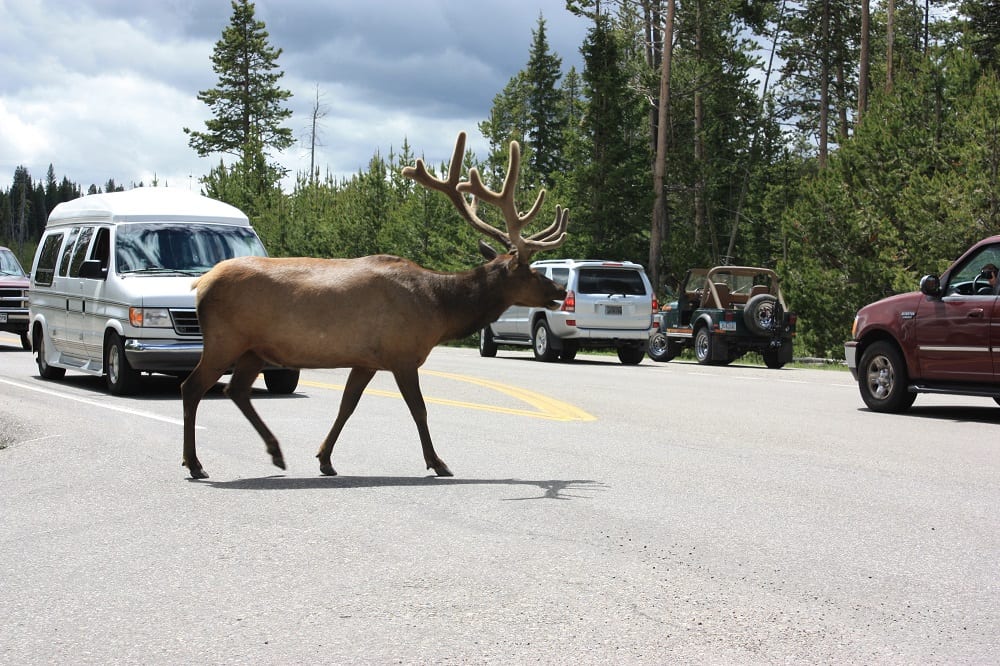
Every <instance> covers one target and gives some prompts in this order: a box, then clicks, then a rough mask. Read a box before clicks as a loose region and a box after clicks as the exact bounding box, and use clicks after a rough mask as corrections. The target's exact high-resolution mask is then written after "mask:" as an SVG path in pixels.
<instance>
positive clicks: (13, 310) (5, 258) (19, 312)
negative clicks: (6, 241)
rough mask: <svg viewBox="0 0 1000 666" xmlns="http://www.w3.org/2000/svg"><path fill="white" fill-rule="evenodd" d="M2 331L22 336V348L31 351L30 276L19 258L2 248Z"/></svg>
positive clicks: (0, 269)
mask: <svg viewBox="0 0 1000 666" xmlns="http://www.w3.org/2000/svg"><path fill="white" fill-rule="evenodd" d="M0 331H7V332H8V333H16V334H17V335H19V336H21V346H22V347H23V348H24V349H31V342H30V341H29V340H28V276H27V274H26V273H25V272H24V269H23V268H21V264H20V262H18V260H17V257H15V256H14V253H13V252H11V251H10V250H9V249H8V248H5V247H0Z"/></svg>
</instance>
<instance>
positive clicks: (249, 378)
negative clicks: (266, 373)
mask: <svg viewBox="0 0 1000 666" xmlns="http://www.w3.org/2000/svg"><path fill="white" fill-rule="evenodd" d="M263 369H264V359H262V358H261V357H260V356H258V355H257V354H255V353H254V352H252V351H248V352H247V353H245V354H243V356H241V357H240V358H239V360H238V361H236V366H235V367H234V368H233V376H232V378H231V379H230V380H229V386H227V387H226V391H225V392H226V395H228V396H229V398H230V399H231V400H232V401H233V402H234V403H236V406H237V407H239V408H240V411H241V412H243V416H245V417H247V420H248V421H250V423H251V424H252V425H253V427H254V429H255V430H256V431H257V434H259V435H260V436H261V438H262V439H263V440H264V445H265V446H266V447H267V452H268V453H269V454H271V462H273V463H274V464H275V466H276V467H279V468H281V469H285V458H284V456H283V455H282V454H281V447H280V446H278V438H277V437H275V436H274V433H272V432H271V431H270V430H269V429H268V427H267V426H266V425H264V421H263V420H262V419H261V418H260V415H259V414H258V413H257V410H256V409H254V408H253V405H252V404H251V403H250V391H251V390H252V389H253V383H254V381H255V380H256V379H257V375H258V374H260V371H261V370H263Z"/></svg>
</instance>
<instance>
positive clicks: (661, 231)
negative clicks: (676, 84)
mask: <svg viewBox="0 0 1000 666" xmlns="http://www.w3.org/2000/svg"><path fill="white" fill-rule="evenodd" d="M673 34H674V0H667V18H666V21H665V23H664V26H663V54H662V56H661V61H660V62H661V65H662V69H661V71H660V104H659V108H658V109H657V122H656V161H655V162H654V164H653V195H654V200H653V223H652V225H651V226H650V230H649V275H650V279H651V280H652V282H653V289H659V288H660V280H661V278H660V258H661V255H662V252H663V241H664V240H665V239H667V238H669V234H670V232H669V227H668V226H667V206H666V201H664V192H663V180H664V177H665V175H666V170H667V137H668V134H667V131H668V125H669V121H668V118H669V117H670V116H669V114H670V66H671V64H672V60H673Z"/></svg>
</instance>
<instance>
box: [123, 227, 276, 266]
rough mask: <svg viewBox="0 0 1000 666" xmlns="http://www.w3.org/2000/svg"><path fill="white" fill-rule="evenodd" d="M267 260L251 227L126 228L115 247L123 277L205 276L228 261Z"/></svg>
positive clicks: (262, 247)
mask: <svg viewBox="0 0 1000 666" xmlns="http://www.w3.org/2000/svg"><path fill="white" fill-rule="evenodd" d="M245 256H257V257H263V256H266V253H265V252H264V246H263V245H261V242H260V239H258V238H257V236H256V234H254V232H253V231H252V230H251V229H249V228H248V227H236V226H231V225H223V224H190V223H183V224H182V223H177V222H152V223H143V224H128V225H122V226H121V227H119V229H118V234H117V241H116V243H115V261H116V266H117V270H118V272H119V273H137V274H146V275H152V274H160V275H162V274H165V273H171V272H173V273H178V274H181V275H201V274H202V273H204V272H206V271H207V270H209V269H210V268H212V266H214V265H215V264H217V263H219V262H220V261H223V260H225V259H232V258H233V257H245Z"/></svg>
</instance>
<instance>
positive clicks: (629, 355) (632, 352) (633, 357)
mask: <svg viewBox="0 0 1000 666" xmlns="http://www.w3.org/2000/svg"><path fill="white" fill-rule="evenodd" d="M645 356H646V350H645V349H644V348H643V346H642V345H625V346H624V347H619V348H618V360H619V361H621V362H622V365H639V364H640V363H642V359H643V358H644V357H645Z"/></svg>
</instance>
